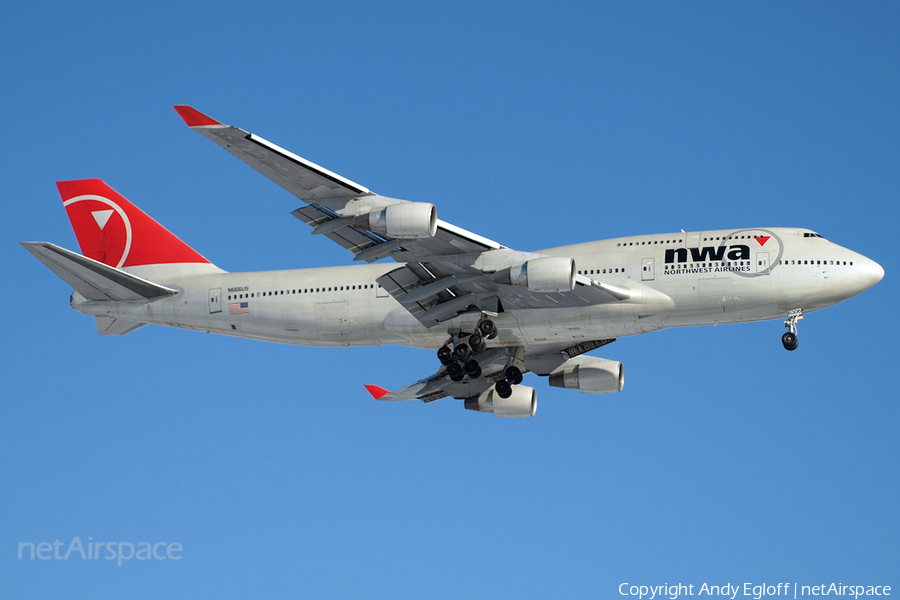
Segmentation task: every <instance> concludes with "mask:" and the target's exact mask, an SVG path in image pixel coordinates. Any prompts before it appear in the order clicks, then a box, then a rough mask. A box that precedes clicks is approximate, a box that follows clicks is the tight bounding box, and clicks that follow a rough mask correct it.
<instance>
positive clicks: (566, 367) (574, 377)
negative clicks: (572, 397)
mask: <svg viewBox="0 0 900 600" xmlns="http://www.w3.org/2000/svg"><path fill="white" fill-rule="evenodd" d="M550 385H552V386H554V387H561V388H568V389H570V390H581V392H582V393H586V394H607V393H610V392H621V391H622V387H623V386H624V385H625V371H624V368H623V367H622V363H620V362H616V361H614V360H606V359H605V358H595V357H593V356H576V357H575V358H570V359H569V360H567V361H566V362H564V363H563V364H561V365H560V366H559V367H557V368H556V370H554V371H553V372H552V373H550Z"/></svg>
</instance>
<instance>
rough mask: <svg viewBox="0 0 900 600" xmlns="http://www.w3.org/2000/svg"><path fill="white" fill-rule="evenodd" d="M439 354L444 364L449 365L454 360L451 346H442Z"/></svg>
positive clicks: (439, 358)
mask: <svg viewBox="0 0 900 600" xmlns="http://www.w3.org/2000/svg"><path fill="white" fill-rule="evenodd" d="M437 355H438V360H439V361H441V364H442V365H449V364H450V363H452V362H453V350H451V349H450V346H441V347H440V349H439V350H438V351H437Z"/></svg>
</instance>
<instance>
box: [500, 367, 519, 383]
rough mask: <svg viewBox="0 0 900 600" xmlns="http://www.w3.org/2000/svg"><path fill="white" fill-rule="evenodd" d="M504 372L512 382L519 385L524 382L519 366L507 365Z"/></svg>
mask: <svg viewBox="0 0 900 600" xmlns="http://www.w3.org/2000/svg"><path fill="white" fill-rule="evenodd" d="M504 374H505V375H506V379H507V380H509V382H510V383H511V384H513V385H519V384H520V383H522V371H520V370H519V367H506V371H505V372H504Z"/></svg>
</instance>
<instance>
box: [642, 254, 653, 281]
mask: <svg viewBox="0 0 900 600" xmlns="http://www.w3.org/2000/svg"><path fill="white" fill-rule="evenodd" d="M654 279H656V259H655V258H642V259H641V281H653V280H654Z"/></svg>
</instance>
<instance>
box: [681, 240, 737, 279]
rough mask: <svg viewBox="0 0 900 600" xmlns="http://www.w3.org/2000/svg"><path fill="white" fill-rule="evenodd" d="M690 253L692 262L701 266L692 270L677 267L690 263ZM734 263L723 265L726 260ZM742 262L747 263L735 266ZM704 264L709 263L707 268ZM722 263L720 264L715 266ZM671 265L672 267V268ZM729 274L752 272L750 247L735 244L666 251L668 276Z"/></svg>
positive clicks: (692, 267)
mask: <svg viewBox="0 0 900 600" xmlns="http://www.w3.org/2000/svg"><path fill="white" fill-rule="evenodd" d="M688 252H690V254H691V261H692V262H695V263H700V264H703V265H704V266H702V267H701V266H700V265H699V264H698V265H697V266H696V267H694V266H693V265H691V268H686V266H685V267H677V266H675V264H676V263H686V262H688ZM726 259H727V260H729V261H733V262H731V263H730V264H728V265H723V264H721V263H723V262H724V261H725V260H726ZM741 261H747V263H746V265H745V264H735V263H738V262H741ZM704 263H709V266H706V264H704ZM715 263H720V264H715ZM670 265H671V266H670ZM723 271H728V272H736V273H741V272H749V271H750V247H749V246H745V245H744V244H734V245H732V246H728V247H727V248H726V247H725V246H718V247H714V246H706V247H703V248H669V249H668V250H666V267H665V274H666V275H682V274H688V273H720V272H723Z"/></svg>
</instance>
